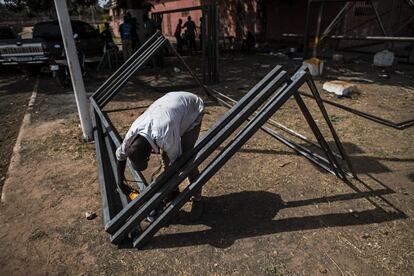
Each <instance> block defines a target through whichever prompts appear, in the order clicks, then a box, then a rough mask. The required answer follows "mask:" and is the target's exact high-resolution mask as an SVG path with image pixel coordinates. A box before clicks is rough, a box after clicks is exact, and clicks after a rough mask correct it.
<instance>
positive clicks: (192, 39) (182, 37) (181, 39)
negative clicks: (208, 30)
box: [174, 16, 203, 54]
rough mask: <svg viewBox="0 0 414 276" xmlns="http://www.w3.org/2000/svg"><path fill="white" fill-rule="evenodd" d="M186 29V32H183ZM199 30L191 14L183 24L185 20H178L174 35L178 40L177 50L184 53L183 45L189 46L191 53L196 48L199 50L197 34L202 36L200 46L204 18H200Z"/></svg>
mask: <svg viewBox="0 0 414 276" xmlns="http://www.w3.org/2000/svg"><path fill="white" fill-rule="evenodd" d="M183 29H184V32H183ZM199 30H200V31H199V32H198V31H197V26H196V24H195V22H194V21H193V20H192V19H191V16H188V17H187V21H186V22H185V23H184V25H183V20H182V19H181V18H180V19H179V20H178V24H177V27H176V28H175V32H174V37H175V39H176V42H177V51H178V53H180V54H182V52H183V46H184V45H185V46H187V48H188V50H189V51H190V53H191V52H192V51H193V50H194V51H197V46H196V36H197V33H198V34H199V37H200V48H201V47H202V33H203V18H202V17H201V18H200V27H199Z"/></svg>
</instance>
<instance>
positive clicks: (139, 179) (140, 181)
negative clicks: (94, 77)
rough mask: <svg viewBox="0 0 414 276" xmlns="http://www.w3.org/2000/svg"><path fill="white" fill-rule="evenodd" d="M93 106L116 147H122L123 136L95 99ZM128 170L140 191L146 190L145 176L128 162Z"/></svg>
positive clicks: (92, 100) (92, 102)
mask: <svg viewBox="0 0 414 276" xmlns="http://www.w3.org/2000/svg"><path fill="white" fill-rule="evenodd" d="M90 102H91V105H92V107H93V109H94V110H95V111H96V114H97V115H98V116H99V118H100V120H101V121H102V125H103V127H104V128H105V129H106V131H107V132H108V133H109V135H110V137H111V139H112V141H113V143H114V145H115V146H116V147H119V146H120V145H121V141H122V139H121V136H120V135H119V133H118V132H117V131H116V130H115V128H114V127H113V125H112V123H110V121H109V120H108V118H107V117H106V115H105V114H104V113H103V112H102V111H101V110H100V108H99V106H98V104H97V103H96V102H95V100H94V99H92V98H91V99H90ZM127 164H128V168H129V170H130V172H131V174H132V176H133V177H134V179H135V181H136V183H137V185H138V187H139V189H140V191H142V190H144V189H145V187H146V186H147V182H146V181H145V178H144V176H143V175H142V173H140V172H137V171H135V170H134V169H133V168H132V166H131V164H130V163H129V162H128V163H127Z"/></svg>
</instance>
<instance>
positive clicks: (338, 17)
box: [321, 2, 355, 40]
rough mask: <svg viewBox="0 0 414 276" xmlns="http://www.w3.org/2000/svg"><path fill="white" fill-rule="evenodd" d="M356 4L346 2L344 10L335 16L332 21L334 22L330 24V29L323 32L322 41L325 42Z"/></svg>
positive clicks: (327, 28)
mask: <svg viewBox="0 0 414 276" xmlns="http://www.w3.org/2000/svg"><path fill="white" fill-rule="evenodd" d="M354 4H355V3H349V2H346V3H345V5H344V6H343V7H342V9H341V10H340V11H339V13H338V14H337V15H336V16H335V18H334V19H333V20H332V22H331V23H330V24H329V26H328V27H326V29H325V30H324V31H323V33H322V37H321V40H323V39H324V38H325V37H326V36H327V35H328V34H329V33H330V32H331V31H332V29H333V28H335V26H336V25H337V24H338V23H339V22H340V20H341V19H342V18H343V17H344V16H345V15H346V14H347V12H348V11H349V9H351V8H352V7H353V6H354Z"/></svg>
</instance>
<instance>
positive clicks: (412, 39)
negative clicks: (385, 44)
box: [282, 33, 414, 42]
mask: <svg viewBox="0 0 414 276" xmlns="http://www.w3.org/2000/svg"><path fill="white" fill-rule="evenodd" d="M282 37H288V38H289V37H292V38H301V37H303V34H293V33H284V34H282ZM326 38H331V39H346V40H378V41H401V42H414V37H405V36H345V35H328V36H326Z"/></svg>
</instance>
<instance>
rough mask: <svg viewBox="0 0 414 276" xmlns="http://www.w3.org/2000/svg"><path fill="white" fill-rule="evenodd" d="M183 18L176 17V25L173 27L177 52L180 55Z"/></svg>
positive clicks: (181, 50)
mask: <svg viewBox="0 0 414 276" xmlns="http://www.w3.org/2000/svg"><path fill="white" fill-rule="evenodd" d="M182 24H183V20H182V19H181V18H180V19H178V24H177V27H176V28H175V32H174V36H175V39H176V40H177V52H178V53H179V54H180V55H182V52H183V38H182V37H181V31H182V29H183V26H182Z"/></svg>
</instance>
